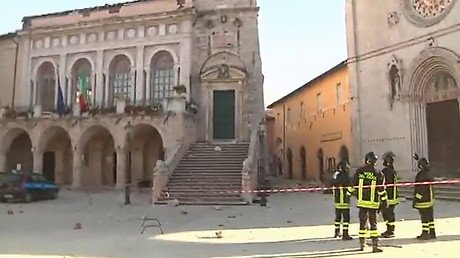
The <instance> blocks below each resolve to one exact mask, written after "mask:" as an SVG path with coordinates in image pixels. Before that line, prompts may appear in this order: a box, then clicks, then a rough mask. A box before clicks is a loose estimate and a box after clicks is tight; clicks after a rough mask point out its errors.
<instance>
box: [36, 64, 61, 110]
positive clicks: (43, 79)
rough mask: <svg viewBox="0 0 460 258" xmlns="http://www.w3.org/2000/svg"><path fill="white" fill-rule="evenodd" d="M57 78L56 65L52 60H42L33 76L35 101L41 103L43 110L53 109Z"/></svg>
mask: <svg viewBox="0 0 460 258" xmlns="http://www.w3.org/2000/svg"><path fill="white" fill-rule="evenodd" d="M57 80H58V78H57V72H56V66H55V65H54V64H53V63H52V62H43V63H41V64H40V66H38V69H37V73H36V77H35V83H36V84H37V92H36V99H37V100H36V102H37V103H38V104H40V105H41V107H42V110H43V111H47V112H52V111H54V107H55V100H56V82H57Z"/></svg>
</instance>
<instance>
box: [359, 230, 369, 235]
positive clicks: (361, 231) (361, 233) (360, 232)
mask: <svg viewBox="0 0 460 258" xmlns="http://www.w3.org/2000/svg"><path fill="white" fill-rule="evenodd" d="M366 236H367V230H366V229H364V230H360V231H359V237H366Z"/></svg>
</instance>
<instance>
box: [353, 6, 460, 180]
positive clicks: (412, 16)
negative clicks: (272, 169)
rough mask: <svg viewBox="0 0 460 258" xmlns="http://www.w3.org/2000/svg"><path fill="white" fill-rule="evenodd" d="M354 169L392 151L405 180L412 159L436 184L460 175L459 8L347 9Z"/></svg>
mask: <svg viewBox="0 0 460 258" xmlns="http://www.w3.org/2000/svg"><path fill="white" fill-rule="evenodd" d="M346 14H347V38H348V53H349V69H350V85H351V99H352V101H351V104H352V109H353V111H352V125H353V136H354V139H353V148H352V149H353V155H352V156H353V161H354V164H355V165H358V164H359V163H360V162H361V161H362V159H363V157H364V154H365V153H366V152H368V151H371V150H374V151H376V152H377V153H380V154H382V153H383V152H385V151H389V150H392V151H393V152H395V153H396V155H397V167H398V169H399V170H400V171H401V172H402V175H403V177H404V178H406V179H408V178H413V176H414V174H413V173H410V172H413V171H414V170H416V162H415V161H414V159H413V156H414V154H418V155H420V156H425V157H428V158H429V159H430V161H431V163H432V170H433V171H434V176H437V177H458V176H459V175H460V158H459V153H460V122H459V121H460V116H459V109H460V106H459V97H460V94H459V85H460V83H459V82H460V45H459V44H458V42H459V40H460V3H459V1H457V0H434V1H423V0H400V1H387V0H375V1H361V0H348V1H347V3H346Z"/></svg>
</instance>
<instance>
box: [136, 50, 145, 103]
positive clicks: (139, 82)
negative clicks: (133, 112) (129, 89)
mask: <svg viewBox="0 0 460 258" xmlns="http://www.w3.org/2000/svg"><path fill="white" fill-rule="evenodd" d="M136 61H137V63H136V68H135V69H136V71H137V78H136V92H135V93H134V94H135V95H136V103H135V104H141V103H142V102H143V99H144V98H143V96H144V94H145V93H144V89H145V87H144V86H145V85H144V70H143V67H144V46H138V47H137V58H136Z"/></svg>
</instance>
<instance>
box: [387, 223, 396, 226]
mask: <svg viewBox="0 0 460 258" xmlns="http://www.w3.org/2000/svg"><path fill="white" fill-rule="evenodd" d="M395 224H396V222H387V225H388V226H394V225H395Z"/></svg>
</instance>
